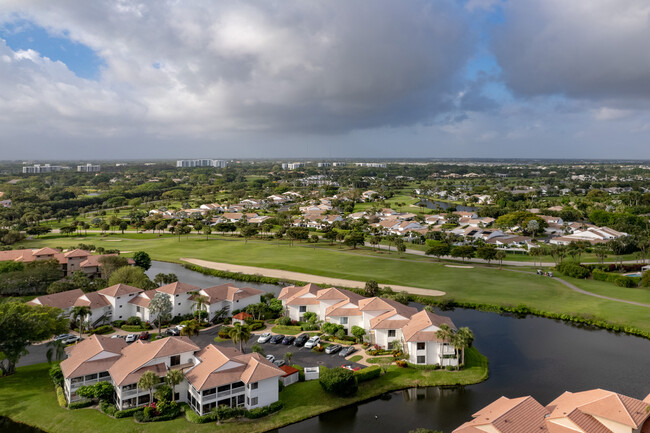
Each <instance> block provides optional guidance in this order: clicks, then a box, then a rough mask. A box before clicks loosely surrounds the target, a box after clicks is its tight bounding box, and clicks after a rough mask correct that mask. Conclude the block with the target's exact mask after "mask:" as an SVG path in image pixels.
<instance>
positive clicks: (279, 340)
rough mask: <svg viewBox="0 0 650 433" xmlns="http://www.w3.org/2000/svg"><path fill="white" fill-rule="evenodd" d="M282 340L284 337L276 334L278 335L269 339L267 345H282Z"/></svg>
mask: <svg viewBox="0 0 650 433" xmlns="http://www.w3.org/2000/svg"><path fill="white" fill-rule="evenodd" d="M282 340H284V335H282V334H278V335H274V336H273V337H271V339H270V340H269V343H271V344H280V343H282Z"/></svg>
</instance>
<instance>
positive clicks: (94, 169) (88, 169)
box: [77, 164, 102, 173]
mask: <svg viewBox="0 0 650 433" xmlns="http://www.w3.org/2000/svg"><path fill="white" fill-rule="evenodd" d="M101 170H102V166H101V165H99V164H97V165H93V164H85V165H78V166H77V171H78V172H81V173H98V172H100V171H101Z"/></svg>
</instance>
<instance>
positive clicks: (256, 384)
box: [250, 382, 258, 389]
mask: <svg viewBox="0 0 650 433" xmlns="http://www.w3.org/2000/svg"><path fill="white" fill-rule="evenodd" d="M257 386H258V382H254V383H251V384H250V389H257Z"/></svg>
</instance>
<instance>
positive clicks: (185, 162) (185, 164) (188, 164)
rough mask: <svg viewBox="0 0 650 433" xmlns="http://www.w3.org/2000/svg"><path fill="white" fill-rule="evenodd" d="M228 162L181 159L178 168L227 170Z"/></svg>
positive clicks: (221, 160) (177, 164)
mask: <svg viewBox="0 0 650 433" xmlns="http://www.w3.org/2000/svg"><path fill="white" fill-rule="evenodd" d="M227 166H228V161H226V160H223V159H179V160H178V161H176V167H178V168H194V167H215V168H226V167H227Z"/></svg>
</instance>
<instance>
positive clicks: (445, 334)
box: [436, 323, 458, 365]
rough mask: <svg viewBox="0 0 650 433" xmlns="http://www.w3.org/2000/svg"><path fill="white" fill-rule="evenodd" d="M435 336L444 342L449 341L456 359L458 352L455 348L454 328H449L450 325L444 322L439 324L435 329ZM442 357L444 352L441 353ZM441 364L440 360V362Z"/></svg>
mask: <svg viewBox="0 0 650 433" xmlns="http://www.w3.org/2000/svg"><path fill="white" fill-rule="evenodd" d="M436 337H437V338H438V339H440V340H442V341H443V342H445V343H449V344H451V345H452V346H453V347H454V354H455V356H456V359H458V353H457V350H458V349H457V348H456V344H455V343H456V342H455V339H456V334H455V333H454V330H453V329H451V327H450V326H449V325H447V324H445V323H443V324H442V325H440V329H439V330H437V331H436ZM443 359H444V353H443ZM441 365H442V362H441Z"/></svg>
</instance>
